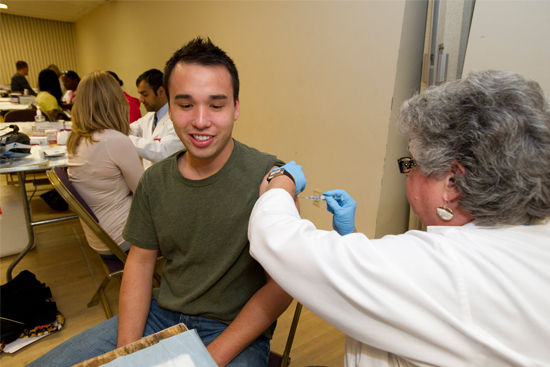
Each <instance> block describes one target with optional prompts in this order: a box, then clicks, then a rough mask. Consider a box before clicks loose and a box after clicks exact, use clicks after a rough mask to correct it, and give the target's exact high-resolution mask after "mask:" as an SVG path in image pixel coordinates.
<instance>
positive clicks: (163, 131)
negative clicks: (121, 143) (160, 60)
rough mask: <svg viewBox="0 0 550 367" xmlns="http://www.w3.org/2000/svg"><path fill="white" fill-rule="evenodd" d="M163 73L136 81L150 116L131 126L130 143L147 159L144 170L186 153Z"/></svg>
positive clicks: (148, 73)
mask: <svg viewBox="0 0 550 367" xmlns="http://www.w3.org/2000/svg"><path fill="white" fill-rule="evenodd" d="M162 75H163V74H162V71H160V70H157V69H151V70H147V71H146V72H144V73H143V74H141V75H140V76H139V77H138V78H137V80H136V86H137V90H138V93H139V101H140V102H141V103H143V106H144V107H145V108H146V109H147V111H148V112H149V113H148V114H146V115H145V116H143V117H142V118H140V119H139V120H137V121H136V122H134V123H133V124H132V125H131V128H132V133H131V135H130V139H132V142H133V143H134V145H135V147H136V149H137V151H138V154H139V156H140V157H141V158H143V168H144V169H147V168H149V167H150V166H151V165H152V164H153V163H157V162H159V161H160V160H162V159H164V158H166V157H168V156H170V155H172V154H174V153H176V152H179V151H180V150H182V149H185V147H184V146H183V144H182V142H181V140H180V139H179V138H178V135H177V134H176V132H175V131H174V125H173V124H172V120H170V116H169V115H168V98H167V96H166V90H165V89H164V86H163V85H162Z"/></svg>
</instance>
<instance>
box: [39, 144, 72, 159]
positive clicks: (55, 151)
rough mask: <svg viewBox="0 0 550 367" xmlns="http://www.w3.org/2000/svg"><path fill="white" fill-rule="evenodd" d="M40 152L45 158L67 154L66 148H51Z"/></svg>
mask: <svg viewBox="0 0 550 367" xmlns="http://www.w3.org/2000/svg"><path fill="white" fill-rule="evenodd" d="M42 152H44V157H45V158H50V157H61V156H64V155H65V154H66V153H67V147H65V146H56V147H53V148H48V149H43V150H42Z"/></svg>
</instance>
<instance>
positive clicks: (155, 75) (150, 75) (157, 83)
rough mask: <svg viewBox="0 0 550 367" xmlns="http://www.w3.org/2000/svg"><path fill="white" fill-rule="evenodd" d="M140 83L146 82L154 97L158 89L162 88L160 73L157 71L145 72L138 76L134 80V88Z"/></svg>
mask: <svg viewBox="0 0 550 367" xmlns="http://www.w3.org/2000/svg"><path fill="white" fill-rule="evenodd" d="M142 81H146V82H147V83H148V84H149V85H150V86H151V88H152V89H153V92H154V93H155V96H156V95H157V91H158V89H159V88H160V87H162V71H160V70H159V69H151V70H147V71H146V72H145V73H143V74H141V75H140V76H138V78H137V80H136V87H137V86H138V85H139V83H141V82H142ZM164 89H166V88H164Z"/></svg>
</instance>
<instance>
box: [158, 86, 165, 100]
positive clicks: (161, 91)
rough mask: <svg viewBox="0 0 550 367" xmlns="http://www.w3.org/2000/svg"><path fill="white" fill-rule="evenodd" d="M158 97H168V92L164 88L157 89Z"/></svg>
mask: <svg viewBox="0 0 550 367" xmlns="http://www.w3.org/2000/svg"><path fill="white" fill-rule="evenodd" d="M157 96H159V97H161V98H162V97H166V91H165V90H164V87H159V89H157Z"/></svg>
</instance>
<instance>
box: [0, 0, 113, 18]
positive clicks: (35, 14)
mask: <svg viewBox="0 0 550 367" xmlns="http://www.w3.org/2000/svg"><path fill="white" fill-rule="evenodd" d="M105 1H109V0H81V1H46V0H0V3H2V4H6V5H7V6H8V8H7V9H0V13H1V14H13V15H21V16H25V17H32V18H41V19H50V20H58V21H62V22H76V21H77V20H78V19H80V18H81V17H83V16H84V15H86V14H87V13H89V12H90V11H92V10H94V9H95V8H97V7H98V6H100V5H102V4H104V3H105Z"/></svg>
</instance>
